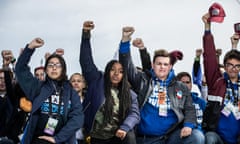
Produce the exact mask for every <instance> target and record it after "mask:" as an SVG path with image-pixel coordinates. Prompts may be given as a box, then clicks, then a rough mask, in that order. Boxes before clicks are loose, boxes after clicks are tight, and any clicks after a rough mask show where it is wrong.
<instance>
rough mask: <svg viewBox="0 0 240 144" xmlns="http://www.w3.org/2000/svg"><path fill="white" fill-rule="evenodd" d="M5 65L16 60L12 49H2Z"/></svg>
mask: <svg viewBox="0 0 240 144" xmlns="http://www.w3.org/2000/svg"><path fill="white" fill-rule="evenodd" d="M2 58H3V65H4V66H8V65H9V64H10V63H11V62H12V63H13V62H15V60H16V59H15V58H14V56H13V53H12V51H11V50H3V51H2Z"/></svg>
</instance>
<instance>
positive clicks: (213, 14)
mask: <svg viewBox="0 0 240 144" xmlns="http://www.w3.org/2000/svg"><path fill="white" fill-rule="evenodd" d="M208 12H209V14H210V19H209V20H210V21H211V22H218V23H222V22H223V20H224V17H225V16H226V15H225V12H224V9H223V7H222V6H221V5H220V4H219V3H216V2H215V3H213V4H212V5H211V7H210V8H209V10H208Z"/></svg>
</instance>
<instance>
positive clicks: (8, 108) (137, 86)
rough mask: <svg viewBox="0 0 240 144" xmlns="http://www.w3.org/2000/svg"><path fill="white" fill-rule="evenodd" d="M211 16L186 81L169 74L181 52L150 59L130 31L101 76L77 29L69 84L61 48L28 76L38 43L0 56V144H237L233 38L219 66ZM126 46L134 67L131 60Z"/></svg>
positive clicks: (238, 61)
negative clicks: (76, 67)
mask: <svg viewBox="0 0 240 144" xmlns="http://www.w3.org/2000/svg"><path fill="white" fill-rule="evenodd" d="M211 17H212V13H210V11H209V12H208V13H206V14H204V15H203V17H202V21H203V24H204V35H203V49H196V57H195V58H194V59H193V65H192V74H190V73H188V72H185V71H182V72H179V73H178V74H175V71H174V65H175V64H176V63H177V62H178V61H180V60H182V59H183V52H182V51H179V50H174V51H171V52H169V51H167V49H157V50H155V52H154V54H153V58H152V60H151V56H150V54H149V52H148V51H147V48H146V46H145V44H144V42H143V40H142V39H141V38H136V39H134V40H132V36H133V34H134V32H135V29H134V27H131V26H125V27H123V28H122V37H121V40H120V44H119V49H118V57H117V58H115V59H111V60H109V62H107V63H106V66H105V70H104V71H100V70H99V69H98V68H97V66H96V65H95V63H94V58H93V56H92V55H93V54H92V47H91V32H92V30H93V29H94V27H95V25H94V22H93V21H85V22H83V26H82V37H81V44H80V56H79V63H80V66H81V70H82V72H81V73H79V72H76V73H74V74H72V75H71V76H70V77H69V78H68V76H67V73H66V72H67V65H66V62H65V59H64V57H63V54H64V50H63V49H57V50H56V51H55V52H54V53H52V54H50V53H46V55H45V64H44V65H43V66H39V67H35V68H34V73H31V66H30V65H29V62H30V60H31V58H32V57H34V52H35V51H36V50H37V49H38V48H40V47H42V46H43V45H44V40H43V39H41V38H34V39H33V40H32V41H30V42H29V43H28V44H27V45H26V46H25V48H24V49H23V50H22V52H21V54H20V55H19V57H18V58H17V59H15V58H14V56H13V53H12V51H11V50H3V51H2V53H1V54H2V59H3V63H2V68H1V69H0V96H1V97H0V144H18V143H22V144H52V143H57V144H192V143H195V144H239V143H240V51H239V50H237V44H238V42H239V39H240V34H238V33H234V34H233V36H232V37H231V38H230V40H231V45H232V49H229V51H228V52H227V53H226V54H225V55H224V59H223V64H220V63H221V62H220V60H219V57H220V56H221V54H222V51H221V49H216V47H215V43H214V38H213V34H212V32H211V22H213V21H211V20H210V19H211ZM131 43H132V45H133V46H134V47H137V48H138V49H139V52H140V61H141V63H142V67H141V68H140V67H137V66H135V65H134V63H133V61H132V57H131ZM201 56H203V68H204V70H202V65H201V60H200V58H201ZM193 84H196V85H197V86H198V88H199V92H193V91H192V85H193Z"/></svg>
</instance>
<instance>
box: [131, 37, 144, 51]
mask: <svg viewBox="0 0 240 144" xmlns="http://www.w3.org/2000/svg"><path fill="white" fill-rule="evenodd" d="M132 44H133V46H135V47H137V48H139V49H144V47H145V46H144V43H143V41H142V39H141V38H136V39H135V40H133V43H132Z"/></svg>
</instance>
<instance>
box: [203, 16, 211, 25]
mask: <svg viewBox="0 0 240 144" xmlns="http://www.w3.org/2000/svg"><path fill="white" fill-rule="evenodd" d="M209 19H210V14H209V13H206V14H204V15H203V16H202V21H203V22H204V23H205V24H206V23H210V21H209Z"/></svg>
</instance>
